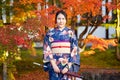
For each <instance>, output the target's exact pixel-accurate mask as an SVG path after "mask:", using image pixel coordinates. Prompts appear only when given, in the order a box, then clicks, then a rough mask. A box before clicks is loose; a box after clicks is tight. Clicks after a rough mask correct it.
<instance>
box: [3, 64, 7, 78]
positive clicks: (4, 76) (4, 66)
mask: <svg viewBox="0 0 120 80" xmlns="http://www.w3.org/2000/svg"><path fill="white" fill-rule="evenodd" d="M3 80H7V63H6V62H3Z"/></svg>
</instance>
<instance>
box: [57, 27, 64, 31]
mask: <svg viewBox="0 0 120 80" xmlns="http://www.w3.org/2000/svg"><path fill="white" fill-rule="evenodd" d="M55 29H56V30H59V31H63V30H65V29H66V27H64V28H63V29H62V30H60V29H59V28H58V27H55Z"/></svg>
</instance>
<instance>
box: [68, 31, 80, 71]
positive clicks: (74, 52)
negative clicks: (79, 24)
mask: <svg viewBox="0 0 120 80" xmlns="http://www.w3.org/2000/svg"><path fill="white" fill-rule="evenodd" d="M70 42H71V58H70V62H72V63H73V67H74V71H75V72H77V71H78V70H79V67H80V54H79V48H78V40H77V38H76V35H75V34H74V32H73V31H72V33H71V40H70Z"/></svg>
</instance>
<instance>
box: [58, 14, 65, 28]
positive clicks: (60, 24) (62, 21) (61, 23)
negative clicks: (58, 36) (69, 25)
mask: <svg viewBox="0 0 120 80" xmlns="http://www.w3.org/2000/svg"><path fill="white" fill-rule="evenodd" d="M65 25H66V18H65V16H64V15H63V14H61V13H60V14H58V16H57V26H58V27H59V28H64V27H65Z"/></svg>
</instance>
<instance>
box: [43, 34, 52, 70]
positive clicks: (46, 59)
mask: <svg viewBox="0 0 120 80" xmlns="http://www.w3.org/2000/svg"><path fill="white" fill-rule="evenodd" d="M50 56H52V51H51V47H50V41H49V35H48V33H47V34H46V36H45V37H44V42H43V64H44V70H45V71H48V70H49V69H48V68H49V66H50Z"/></svg>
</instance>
